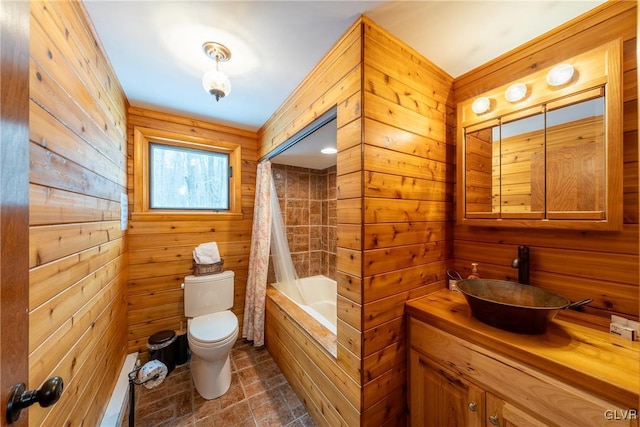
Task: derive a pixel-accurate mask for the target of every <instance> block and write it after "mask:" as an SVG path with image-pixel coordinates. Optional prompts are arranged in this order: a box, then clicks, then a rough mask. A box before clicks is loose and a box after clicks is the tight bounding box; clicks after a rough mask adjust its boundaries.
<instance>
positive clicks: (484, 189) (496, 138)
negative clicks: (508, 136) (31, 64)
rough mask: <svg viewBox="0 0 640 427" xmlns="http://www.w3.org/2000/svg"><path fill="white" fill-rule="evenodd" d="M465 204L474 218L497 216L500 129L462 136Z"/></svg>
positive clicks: (468, 131) (483, 128) (469, 132)
mask: <svg viewBox="0 0 640 427" xmlns="http://www.w3.org/2000/svg"><path fill="white" fill-rule="evenodd" d="M465 142H466V148H467V149H466V151H465V174H466V179H465V204H466V211H467V214H469V215H472V216H475V217H476V218H498V217H499V214H500V190H499V185H500V157H499V156H500V126H499V125H493V126H491V125H490V126H487V127H481V128H480V129H468V130H467V131H466V133H465Z"/></svg>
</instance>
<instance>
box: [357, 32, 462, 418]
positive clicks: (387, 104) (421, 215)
mask: <svg viewBox="0 0 640 427" xmlns="http://www.w3.org/2000/svg"><path fill="white" fill-rule="evenodd" d="M452 82H453V81H452V79H451V77H450V76H448V75H447V74H446V73H444V72H443V71H441V70H439V69H438V68H437V67H436V66H434V65H433V64H431V63H430V62H429V61H428V60H427V59H426V58H424V57H422V56H420V55H419V54H418V53H417V52H414V51H413V50H412V49H411V48H409V47H407V46H406V45H404V44H403V43H402V42H400V41H399V40H396V39H395V38H393V37H392V36H391V35H389V34H388V33H386V32H385V31H384V30H382V29H381V28H379V27H377V26H376V25H375V24H373V23H372V22H369V21H366V23H365V39H364V86H363V87H364V91H365V93H364V103H363V111H364V144H363V149H362V150H363V161H362V164H363V167H362V170H363V178H364V179H363V186H364V188H363V191H364V196H363V217H362V221H363V224H364V230H363V231H364V233H363V243H364V246H363V256H362V260H363V263H362V266H363V267H362V268H363V271H362V276H363V288H362V299H363V301H364V304H363V306H362V315H363V325H362V331H363V335H364V340H363V349H362V352H363V357H364V363H363V374H364V378H363V416H362V425H380V424H381V423H383V422H386V423H391V424H393V425H399V424H401V423H403V422H404V420H405V418H406V411H405V405H404V402H405V397H406V396H405V392H404V390H405V386H406V357H405V355H406V352H405V332H404V329H405V324H404V302H405V301H407V300H409V299H412V298H416V297H418V296H419V295H425V294H427V293H430V292H433V291H434V290H437V289H440V288H441V287H442V286H443V285H444V281H443V280H442V279H443V278H442V274H443V272H444V271H446V266H447V264H448V263H449V259H450V258H451V256H452V253H451V251H452V247H453V246H452V244H451V243H450V242H451V239H452V233H451V232H450V231H451V230H452V225H451V224H452V216H451V212H452V210H453V204H452V191H453V182H454V173H453V165H452V161H453V151H452V150H451V149H450V148H448V144H451V143H452V140H451V136H450V135H451V132H450V130H449V128H450V127H451V123H452V120H453V115H452V114H451V113H452V111H453V107H454V106H453V104H452V102H451V99H450V98H451V96H450V91H451V85H452ZM447 230H449V231H448V232H447ZM391 424H390V425H391Z"/></svg>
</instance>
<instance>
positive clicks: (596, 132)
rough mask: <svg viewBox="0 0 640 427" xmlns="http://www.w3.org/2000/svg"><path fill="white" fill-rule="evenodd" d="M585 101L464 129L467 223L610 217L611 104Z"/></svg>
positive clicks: (563, 104)
mask: <svg viewBox="0 0 640 427" xmlns="http://www.w3.org/2000/svg"><path fill="white" fill-rule="evenodd" d="M599 93H600V92H598V94H599ZM592 95H593V94H592ZM584 97H585V96H584V95H582V96H580V99H579V100H578V102H575V103H571V102H573V101H575V99H573V98H570V99H569V100H568V102H569V103H570V104H569V105H565V103H566V102H567V101H564V102H563V103H562V104H558V105H555V104H550V106H547V108H546V110H547V111H546V112H539V110H540V108H536V109H535V111H534V112H532V111H531V110H527V111H524V112H519V113H518V114H513V115H506V116H504V117H502V118H500V120H498V123H497V124H488V125H484V124H483V125H482V126H481V127H480V128H477V127H471V128H468V129H466V130H465V174H466V177H465V203H466V212H467V216H469V217H474V218H528V219H543V218H558V219H561V218H564V217H569V216H572V217H580V218H591V219H603V218H604V209H605V195H606V191H605V190H606V169H605V163H604V160H605V144H604V139H605V132H604V130H605V129H604V107H605V98H604V96H597V97H596V98H594V99H587V100H583V99H582V98H584ZM587 98H588V96H587ZM543 109H544V106H543Z"/></svg>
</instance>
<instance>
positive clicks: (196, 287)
mask: <svg viewBox="0 0 640 427" xmlns="http://www.w3.org/2000/svg"><path fill="white" fill-rule="evenodd" d="M234 276H235V274H234V273H233V271H230V270H227V271H223V272H222V273H216V274H208V275H205V276H187V277H185V278H184V315H185V316H186V317H198V316H203V315H205V314H211V313H217V312H219V311H224V310H229V309H230V308H231V307H233V278H234Z"/></svg>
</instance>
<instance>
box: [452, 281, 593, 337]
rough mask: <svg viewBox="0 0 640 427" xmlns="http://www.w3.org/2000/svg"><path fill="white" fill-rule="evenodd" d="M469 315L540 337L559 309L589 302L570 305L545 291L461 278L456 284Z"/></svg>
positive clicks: (518, 285) (507, 282) (530, 287)
mask: <svg viewBox="0 0 640 427" xmlns="http://www.w3.org/2000/svg"><path fill="white" fill-rule="evenodd" d="M457 286H458V289H459V290H460V292H462V294H463V295H464V297H465V298H466V300H467V303H468V304H469V307H470V308H471V314H472V315H473V317H475V318H476V319H478V320H479V321H481V322H483V323H486V324H488V325H491V326H494V327H496V328H499V329H504V330H507V331H511V332H517V333H521V334H543V333H545V332H546V330H547V324H548V323H549V321H550V320H551V319H553V318H554V317H555V315H556V314H557V313H558V311H559V310H563V309H565V308H576V307H579V306H582V305H584V304H587V303H589V302H591V300H583V301H579V302H576V303H571V301H569V300H568V299H567V298H565V297H563V296H560V295H557V294H554V293H553V292H549V291H547V290H545V289H542V288H539V287H536V286H529V285H523V284H520V283H516V282H509V281H506V280H492V279H464V280H460V281H458V283H457Z"/></svg>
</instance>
